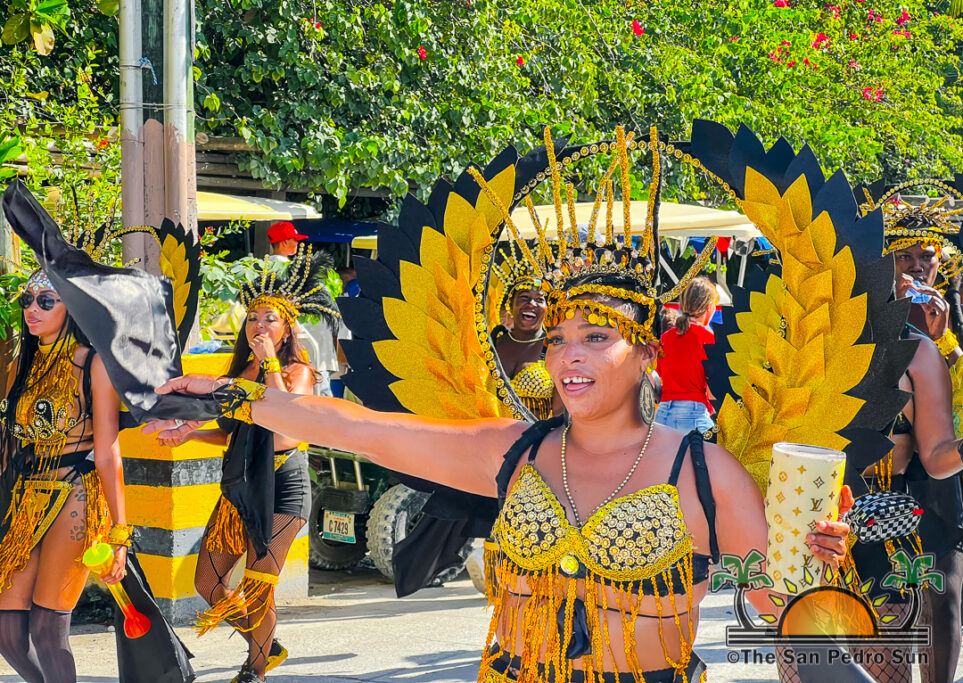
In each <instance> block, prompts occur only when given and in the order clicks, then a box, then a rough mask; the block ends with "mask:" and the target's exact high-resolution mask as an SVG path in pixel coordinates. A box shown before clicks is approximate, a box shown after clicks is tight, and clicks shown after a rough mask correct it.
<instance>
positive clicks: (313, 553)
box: [308, 486, 368, 569]
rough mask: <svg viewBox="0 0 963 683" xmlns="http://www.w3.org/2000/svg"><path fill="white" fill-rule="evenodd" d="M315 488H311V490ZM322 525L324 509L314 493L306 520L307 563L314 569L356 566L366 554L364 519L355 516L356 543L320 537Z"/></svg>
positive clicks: (318, 494)
mask: <svg viewBox="0 0 963 683" xmlns="http://www.w3.org/2000/svg"><path fill="white" fill-rule="evenodd" d="M313 488H315V487H314V486H312V489H313ZM323 524H324V507H323V506H322V504H321V492H320V491H315V492H314V498H313V499H312V501H311V516H310V518H309V519H308V529H309V533H310V535H309V537H308V561H309V562H310V563H311V566H312V567H314V568H315V569H350V568H351V567H354V566H355V565H357V564H358V563H359V562H360V561H361V558H363V557H364V556H365V553H367V552H368V546H367V544H366V543H365V518H364V516H363V515H355V518H354V536H355V540H356V541H357V542H356V543H340V542H338V541H332V540H329V539H326V538H324V537H323V536H322V535H321V532H322V530H323V528H324V527H323Z"/></svg>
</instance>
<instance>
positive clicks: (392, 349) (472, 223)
mask: <svg viewBox="0 0 963 683" xmlns="http://www.w3.org/2000/svg"><path fill="white" fill-rule="evenodd" d="M514 191H515V167H514V166H509V167H508V168H506V169H504V170H503V171H501V172H500V173H499V174H498V175H496V176H495V177H494V178H492V179H491V180H488V181H486V191H483V192H479V193H478V197H477V199H476V201H475V203H474V204H472V203H470V202H469V201H468V200H467V199H465V198H464V197H462V196H461V195H458V194H457V193H455V192H452V193H451V194H449V196H448V200H447V205H446V207H445V211H444V222H443V225H442V230H443V232H438V231H437V230H434V229H432V228H424V229H423V230H422V234H421V240H420V247H421V253H420V254H419V256H420V258H419V263H418V264H414V263H409V262H404V261H403V262H402V263H401V265H400V270H399V281H400V284H401V291H402V296H403V297H404V300H399V299H385V300H384V302H383V305H384V314H385V321H386V323H387V325H388V327H389V329H390V330H391V332H392V334H393V335H394V337H395V338H394V339H389V340H382V341H377V342H374V343H373V345H372V346H373V348H374V351H375V354H376V355H377V356H378V359H379V360H380V361H381V363H382V364H383V365H384V367H385V368H386V369H387V370H388V371H389V372H390V373H391V374H393V375H394V376H395V377H397V378H398V381H396V382H394V383H392V385H391V390H392V392H393V393H394V395H395V396H396V397H397V399H398V401H399V402H400V403H401V405H402V406H404V407H405V408H406V409H408V410H410V411H412V412H414V413H417V414H419V415H425V416H428V417H439V418H457V419H468V418H480V417H502V416H506V417H509V416H512V411H511V409H510V407H509V406H508V405H506V404H505V403H503V401H502V400H501V399H500V398H499V393H498V391H499V389H502V388H503V387H504V382H503V381H502V380H501V379H498V378H496V376H495V375H494V374H493V373H492V372H491V371H490V369H489V366H488V358H487V357H486V353H488V354H491V353H492V352H491V350H490V349H489V350H488V351H487V352H486V351H485V350H484V349H483V348H482V342H481V341H480V339H479V334H478V331H477V330H476V327H475V321H476V320H480V319H481V318H480V316H478V315H476V314H478V306H479V305H480V301H481V298H480V296H479V299H476V291H477V290H478V287H479V286H480V285H481V284H482V283H481V278H482V270H483V268H482V266H483V259H486V258H491V249H490V248H491V246H492V243H493V240H492V235H493V234H495V233H496V231H497V229H498V228H499V226H500V224H501V222H502V215H503V214H502V212H501V210H500V209H499V208H498V205H499V204H501V205H502V206H507V205H509V204H510V202H511V199H512V193H513V192H514ZM486 254H487V255H486ZM491 289H495V288H491ZM491 295H492V293H491V291H489V296H491ZM495 306H497V304H496V305H495ZM490 308H491V307H490ZM490 312H491V310H490ZM495 314H496V315H497V311H495ZM487 329H488V328H487V327H485V330H486V333H487Z"/></svg>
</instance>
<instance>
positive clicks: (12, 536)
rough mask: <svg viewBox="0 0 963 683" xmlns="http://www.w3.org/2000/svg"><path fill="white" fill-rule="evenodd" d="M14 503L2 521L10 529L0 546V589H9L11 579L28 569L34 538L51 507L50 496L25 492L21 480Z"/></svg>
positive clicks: (30, 490)
mask: <svg viewBox="0 0 963 683" xmlns="http://www.w3.org/2000/svg"><path fill="white" fill-rule="evenodd" d="M14 492H15V493H14V499H13V502H12V503H11V505H10V509H9V510H8V511H7V517H6V519H5V520H4V521H9V523H10V527H9V529H8V530H7V533H6V535H5V536H4V537H3V545H2V546H0V589H2V590H6V589H7V588H10V585H11V581H10V577H11V576H12V575H13V574H15V573H16V572H18V571H20V570H21V569H23V568H24V567H26V566H27V561H28V560H29V559H30V551H31V550H33V546H34V534H35V532H36V531H37V528H38V527H39V526H40V523H41V522H42V521H43V518H44V515H45V514H46V512H47V508H48V506H49V504H50V496H51V493H50V492H45V491H38V490H37V489H35V488H24V482H23V478H22V477H21V478H19V479H18V480H17V484H16V486H15V487H14Z"/></svg>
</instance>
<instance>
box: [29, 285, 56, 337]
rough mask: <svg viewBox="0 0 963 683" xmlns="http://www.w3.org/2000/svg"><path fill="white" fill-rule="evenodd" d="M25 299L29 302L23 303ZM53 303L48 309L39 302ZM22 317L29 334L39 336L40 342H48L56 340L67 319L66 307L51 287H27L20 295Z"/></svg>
mask: <svg viewBox="0 0 963 683" xmlns="http://www.w3.org/2000/svg"><path fill="white" fill-rule="evenodd" d="M27 299H30V303H29V304H27V305H26V306H23V304H24V303H25V302H26V300H27ZM51 302H52V303H53V307H52V308H51V309H50V310H49V311H48V310H44V307H43V306H41V304H45V305H47V306H49V305H50V303H51ZM21 305H22V306H23V319H24V322H25V323H26V324H27V330H28V331H29V332H30V334H32V335H34V336H36V337H40V342H41V343H42V344H49V343H51V342H53V341H54V340H56V338H57V337H58V336H59V335H60V331H61V330H62V329H63V326H64V323H65V321H66V319H67V307H66V306H64V304H63V302H62V301H61V300H60V297H59V296H58V295H57V292H56V291H55V290H54V289H53V288H51V287H42V286H41V287H37V288H28V289H26V290H25V291H24V293H23V294H22V295H21Z"/></svg>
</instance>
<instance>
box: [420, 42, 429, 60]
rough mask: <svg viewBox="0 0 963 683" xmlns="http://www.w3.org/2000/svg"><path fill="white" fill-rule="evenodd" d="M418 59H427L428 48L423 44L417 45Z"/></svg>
mask: <svg viewBox="0 0 963 683" xmlns="http://www.w3.org/2000/svg"><path fill="white" fill-rule="evenodd" d="M418 59H420V60H421V61H424V60H426V59H428V50H426V49H425V46H424V45H419V46H418Z"/></svg>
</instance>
